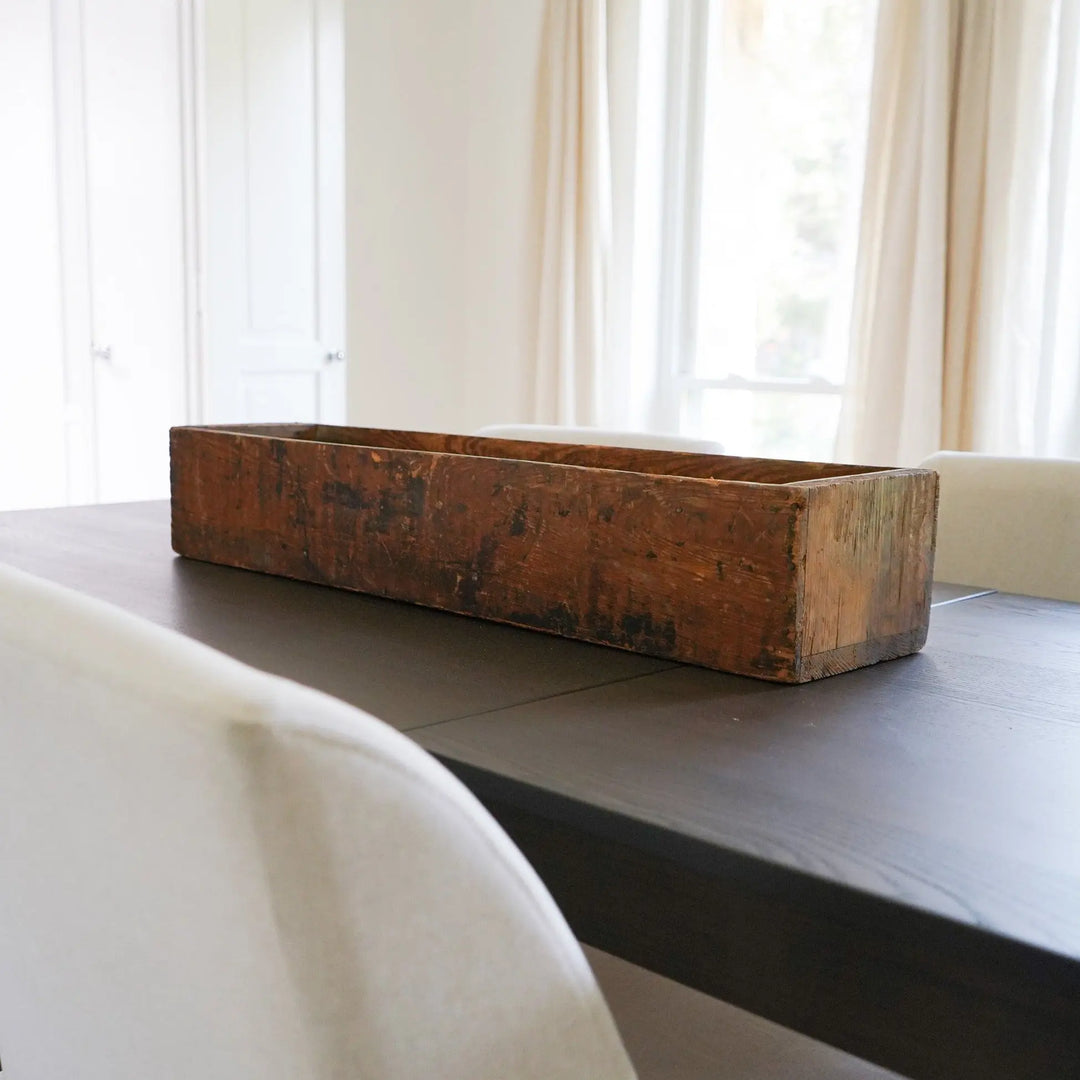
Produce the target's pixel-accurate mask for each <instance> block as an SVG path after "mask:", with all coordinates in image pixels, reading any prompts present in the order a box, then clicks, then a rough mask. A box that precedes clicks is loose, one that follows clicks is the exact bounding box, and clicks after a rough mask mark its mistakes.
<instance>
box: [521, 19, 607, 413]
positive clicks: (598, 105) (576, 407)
mask: <svg viewBox="0 0 1080 1080" xmlns="http://www.w3.org/2000/svg"><path fill="white" fill-rule="evenodd" d="M540 95H541V97H540V117H539V128H538V138H539V145H538V155H537V156H538V175H539V177H540V183H541V198H540V214H541V222H540V261H539V275H540V280H539V290H538V297H539V300H538V311H537V333H536V356H535V369H536V370H535V396H534V401H533V417H532V419H533V420H534V421H536V422H538V423H551V424H596V423H597V422H598V421H599V416H600V400H601V388H602V386H603V380H604V372H603V366H604V355H605V348H606V344H607V319H606V310H607V289H608V275H609V262H610V249H611V167H610V150H609V147H610V132H609V114H608V93H607V11H606V3H605V0H549V2H548V6H547V11H546V25H545V40H544V51H543V58H542V65H541V86H540Z"/></svg>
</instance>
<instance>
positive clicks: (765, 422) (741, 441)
mask: <svg viewBox="0 0 1080 1080" xmlns="http://www.w3.org/2000/svg"><path fill="white" fill-rule="evenodd" d="M687 405H688V407H687V414H686V415H685V416H684V418H683V425H682V426H683V430H685V431H688V432H690V433H692V434H694V435H699V436H702V437H705V438H710V439H711V438H715V439H718V440H719V441H720V442H721V443H722V444H723V447H724V452H725V453H727V454H742V455H745V456H748V457H778V458H794V459H795V460H799V461H829V460H830V459H831V458H832V454H833V442H834V440H835V434H836V424H837V421H838V420H839V417H840V395H839V394H800V393H755V392H754V391H752V390H702V391H699V392H698V393H697V394H696V395H693V396H692V397H691V399H690V400H689V401H688V403H687Z"/></svg>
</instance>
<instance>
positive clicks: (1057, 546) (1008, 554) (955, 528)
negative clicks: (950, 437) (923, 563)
mask: <svg viewBox="0 0 1080 1080" xmlns="http://www.w3.org/2000/svg"><path fill="white" fill-rule="evenodd" d="M923 468H926V469H935V470H936V471H937V472H938V474H939V476H940V478H941V495H940V503H939V508H938V533H937V554H936V556H935V560H934V576H935V577H936V578H937V579H938V580H939V581H955V582H958V583H961V584H965V585H985V586H986V587H988V588H994V589H1001V590H1003V591H1005V592H1016V593H1026V594H1028V595H1030V596H1048V597H1054V598H1056V599H1059V600H1076V601H1080V461H1071V460H1056V459H1051V458H1010V457H995V456H992V455H990V454H970V453H961V452H957V451H942V452H941V453H938V454H934V455H932V456H931V457H929V458H927V459H926V461H924V462H923Z"/></svg>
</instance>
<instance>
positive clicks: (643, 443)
mask: <svg viewBox="0 0 1080 1080" xmlns="http://www.w3.org/2000/svg"><path fill="white" fill-rule="evenodd" d="M473 434H474V435H485V436H487V437H488V438H489V439H527V440H530V441H532V442H562V443H583V444H585V445H586V446H631V447H634V448H635V449H637V450H677V451H679V452H681V453H684V454H722V453H723V452H724V448H723V446H721V445H720V443H718V442H710V441H709V440H707V439H691V438H687V437H686V436H684V435H653V434H652V433H650V432H646V431H611V430H609V429H607V428H597V427H563V426H561V425H557V424H489V425H488V426H487V427H482V428H479V429H478V430H476V431H475V432H473Z"/></svg>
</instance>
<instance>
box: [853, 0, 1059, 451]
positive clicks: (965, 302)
mask: <svg viewBox="0 0 1080 1080" xmlns="http://www.w3.org/2000/svg"><path fill="white" fill-rule="evenodd" d="M1077 9H1078V0H881V8H880V14H879V23H878V34H877V43H876V54H875V71H874V86H873V94H872V103H871V120H870V131H869V139H868V160H867V173H866V182H865V189H864V203H863V216H862V222H861V232H860V244H859V256H858V266H857V270H856V297H855V308H854V313H853V327H852V369H851V375H850V379H849V384H850V390H849V395H848V399H847V401H846V402H845V409H844V416H843V419H842V422H841V436H840V446H839V448H838V451H839V456H841V457H843V458H849V459H852V458H854V459H858V460H865V461H873V462H875V463H881V464H891V463H899V464H910V463H915V462H918V461H920V460H921V459H922V458H923V457H925V456H926V455H927V454H929V453H931V452H933V451H934V450H937V449H940V448H942V447H945V448H947V449H964V450H985V451H993V452H997V453H1006V454H1041V455H1057V456H1080V303H1078V302H1077V301H1078V299H1080V293H1078V287H1080V117H1078V116H1077V108H1078V104H1080V102H1078V83H1077V78H1076V75H1077V59H1078V57H1077V45H1078V34H1080V19H1078V10H1077Z"/></svg>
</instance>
